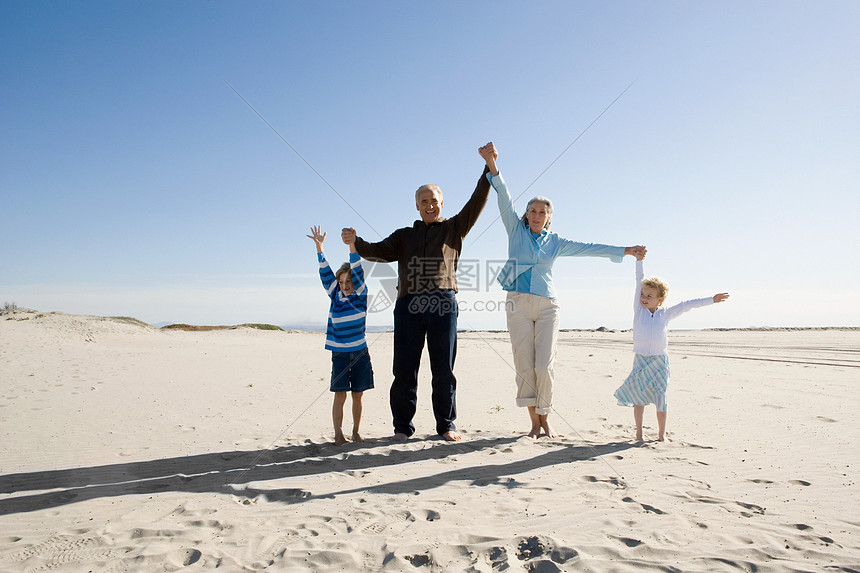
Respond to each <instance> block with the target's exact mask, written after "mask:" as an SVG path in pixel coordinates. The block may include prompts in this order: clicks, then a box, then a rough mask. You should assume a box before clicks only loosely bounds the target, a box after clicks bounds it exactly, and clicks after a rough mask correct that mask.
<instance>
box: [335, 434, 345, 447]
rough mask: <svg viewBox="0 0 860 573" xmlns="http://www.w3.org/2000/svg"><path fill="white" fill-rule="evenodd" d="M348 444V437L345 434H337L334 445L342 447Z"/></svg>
mask: <svg viewBox="0 0 860 573" xmlns="http://www.w3.org/2000/svg"><path fill="white" fill-rule="evenodd" d="M345 443H346V436H344V435H343V432H337V433H336V434H335V435H334V445H336V446H342V445H344V444H345Z"/></svg>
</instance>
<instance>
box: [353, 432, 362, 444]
mask: <svg viewBox="0 0 860 573" xmlns="http://www.w3.org/2000/svg"><path fill="white" fill-rule="evenodd" d="M352 441H353V442H355V443H357V444H360V443H362V442H363V441H364V438H362V437H361V434H359V433H358V432H353V433H352Z"/></svg>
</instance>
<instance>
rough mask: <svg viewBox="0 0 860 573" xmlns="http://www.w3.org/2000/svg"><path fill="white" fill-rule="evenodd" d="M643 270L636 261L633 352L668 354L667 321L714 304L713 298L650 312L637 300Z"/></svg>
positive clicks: (643, 273) (686, 302) (643, 274)
mask: <svg viewBox="0 0 860 573" xmlns="http://www.w3.org/2000/svg"><path fill="white" fill-rule="evenodd" d="M644 278H645V270H644V266H643V264H642V261H636V291H635V296H634V297H633V352H635V353H636V354H645V355H649V356H654V355H663V356H668V355H669V321H670V320H672V319H673V318H675V317H677V316H679V315H681V314H684V313H685V312H687V311H688V310H692V309H694V308H699V307H702V306H708V305H710V304H714V299H713V298H696V299H692V300H685V301H683V302H679V303H678V304H676V305H673V306H670V307H668V308H658V309H657V310H655V311H654V313H653V314H652V313H651V311H650V310H648V309H647V308H645V307H644V306H642V304H641V303H640V302H639V293H640V292H641V291H642V279H644Z"/></svg>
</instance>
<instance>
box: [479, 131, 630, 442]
mask: <svg viewBox="0 0 860 573" xmlns="http://www.w3.org/2000/svg"><path fill="white" fill-rule="evenodd" d="M478 152H479V154H480V155H481V157H482V158H483V159H484V161H486V163H487V167H488V168H489V173H488V174H487V179H489V181H490V184H491V185H492V186H493V189H495V190H496V193H497V195H498V199H499V211H500V212H501V218H502V222H503V223H504V225H505V230H506V231H507V232H508V261H507V263H506V264H505V267H504V268H503V270H502V272H501V273H500V275H499V282H500V283H502V289H503V290H505V291H507V293H508V295H507V300H508V304H507V305H506V308H507V319H508V332H509V333H510V337H511V346H512V347H513V353H514V366H515V368H516V373H517V377H516V384H517V406H521V407H526V408H528V412H529V419H530V421H531V430H530V431H529V434H528V435H529V437H531V438H538V437H540V436H541V435H542V434H543V435H546V436H548V437H551V438H552V437H557V434H556V433H555V432H554V431H553V429H552V426H551V425H550V423H549V413H550V411H551V410H552V390H553V382H554V371H553V368H554V366H555V357H556V347H557V345H558V311H559V306H558V298H557V296H556V292H555V288H554V286H553V283H552V265H553V263H554V262H555V260H556V259H557V258H558V257H606V258H608V259H609V260H610V261H612V262H616V263H620V262H621V259H623V258H624V255H634V256H636V255H637V254H638V253H641V254H642V255H643V256H644V253H645V247H643V246H635V247H613V246H609V245H599V244H593V243H577V242H574V241H570V240H568V239H565V238H563V237H560V236H558V235H557V234H556V233H553V232H551V231H550V230H549V227H550V223H551V222H552V202H550V200H549V199H547V198H546V197H535V198H534V199H532V200H531V201H529V202H528V205H526V211H525V213H524V214H523V216H522V218H519V217H517V215H516V212H515V211H514V205H513V201H512V199H511V194H510V193H509V192H508V188H507V186H506V185H505V180H504V179H503V178H502V175H501V173H499V170H498V168H497V167H496V159H497V158H498V153H497V152H496V149H495V146H493V145H492V143H489V144H487V145H485V146H484V147H482V148H481V149H480V150H479V151H478Z"/></svg>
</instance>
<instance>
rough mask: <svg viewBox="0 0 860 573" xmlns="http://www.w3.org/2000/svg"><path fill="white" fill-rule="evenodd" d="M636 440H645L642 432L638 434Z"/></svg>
mask: <svg viewBox="0 0 860 573" xmlns="http://www.w3.org/2000/svg"><path fill="white" fill-rule="evenodd" d="M636 441H637V442H644V441H645V438H643V437H642V434H636Z"/></svg>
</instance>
